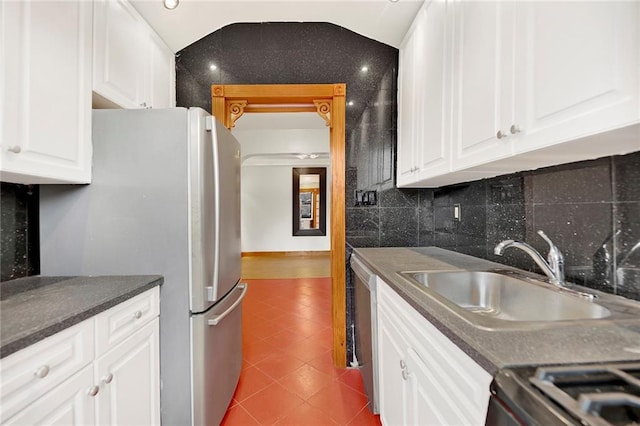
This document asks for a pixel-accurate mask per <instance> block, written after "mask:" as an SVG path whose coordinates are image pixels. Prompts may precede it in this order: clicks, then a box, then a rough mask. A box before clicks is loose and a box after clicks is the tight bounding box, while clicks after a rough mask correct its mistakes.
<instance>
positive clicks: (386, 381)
mask: <svg viewBox="0 0 640 426" xmlns="http://www.w3.org/2000/svg"><path fill="white" fill-rule="evenodd" d="M405 347H406V344H405V342H404V340H403V338H402V336H401V335H400V334H399V332H398V330H396V329H395V327H394V326H393V323H392V321H391V320H390V318H389V316H388V315H387V313H386V312H385V310H384V309H382V308H381V307H379V308H378V389H379V392H380V394H379V405H380V420H381V421H382V424H385V425H402V424H406V422H405V419H406V410H407V407H406V398H407V396H406V379H405V378H404V377H403V368H402V366H404V365H405V362H406V361H405V359H404V348H405Z"/></svg>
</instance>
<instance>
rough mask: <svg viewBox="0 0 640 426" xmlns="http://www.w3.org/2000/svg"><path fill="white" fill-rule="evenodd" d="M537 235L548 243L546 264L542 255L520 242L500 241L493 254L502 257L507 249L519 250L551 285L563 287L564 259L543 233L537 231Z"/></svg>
mask: <svg viewBox="0 0 640 426" xmlns="http://www.w3.org/2000/svg"><path fill="white" fill-rule="evenodd" d="M538 235H540V236H541V237H542V238H543V239H544V240H545V241H546V242H547V243H549V247H550V249H549V255H548V256H547V259H548V262H547V260H545V259H544V257H542V255H541V254H540V253H539V252H538V251H537V250H536V249H534V248H533V247H531V246H530V245H529V244H527V243H524V242H521V241H514V240H504V241H501V242H500V243H498V244H497V245H496V247H495V248H494V250H493V252H494V253H495V254H496V255H498V256H502V255H503V253H504V251H505V250H506V249H508V248H512V247H514V248H517V249H520V250H522V251H524V252H525V253H527V254H528V255H529V256H530V257H531V258H532V259H533V260H534V261H535V262H536V263H537V264H538V266H539V267H540V268H541V269H542V271H543V272H544V273H545V275H546V276H547V277H549V281H550V282H551V284H554V285H557V286H559V287H563V286H564V257H563V256H562V253H561V252H560V250H559V249H558V247H556V246H555V245H554V244H553V243H552V242H551V240H550V239H549V237H547V235H546V234H545V233H544V232H542V231H538Z"/></svg>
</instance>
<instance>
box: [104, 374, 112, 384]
mask: <svg viewBox="0 0 640 426" xmlns="http://www.w3.org/2000/svg"><path fill="white" fill-rule="evenodd" d="M112 380H113V373H109V374H107V375H106V376H104V377H103V378H102V381H103V382H105V383H106V384H109V383H111V381H112Z"/></svg>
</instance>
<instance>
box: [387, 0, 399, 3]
mask: <svg viewBox="0 0 640 426" xmlns="http://www.w3.org/2000/svg"><path fill="white" fill-rule="evenodd" d="M389 1H390V2H391V3H398V0H389Z"/></svg>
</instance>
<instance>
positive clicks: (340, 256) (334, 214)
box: [211, 83, 347, 367]
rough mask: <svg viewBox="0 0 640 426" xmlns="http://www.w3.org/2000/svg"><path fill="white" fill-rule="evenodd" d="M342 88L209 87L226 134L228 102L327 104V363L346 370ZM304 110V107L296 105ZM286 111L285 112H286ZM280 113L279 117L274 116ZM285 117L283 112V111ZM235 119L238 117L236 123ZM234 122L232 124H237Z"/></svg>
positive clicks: (247, 107)
mask: <svg viewBox="0 0 640 426" xmlns="http://www.w3.org/2000/svg"><path fill="white" fill-rule="evenodd" d="M346 91H347V86H346V84H344V83H338V84H267V85H259V84H258V85H212V86H211V106H212V110H213V115H214V117H216V118H217V119H218V120H219V121H221V122H222V124H224V125H225V127H227V128H228V129H231V128H232V127H233V121H232V119H231V114H230V111H229V104H230V101H246V102H247V104H246V105H245V106H244V111H245V112H248V111H249V110H250V109H252V108H253V109H261V110H264V109H270V108H273V109H271V110H272V111H273V112H276V111H278V107H276V105H280V107H279V108H282V109H285V108H300V109H301V110H302V109H303V108H306V105H310V106H311V107H313V110H312V111H314V110H316V107H315V106H316V105H317V102H318V101H323V100H326V101H329V102H330V105H331V111H330V112H328V117H329V118H330V130H329V138H330V143H329V146H330V151H331V176H332V183H331V225H330V226H331V292H332V297H331V304H332V308H331V311H332V327H333V362H334V364H335V365H336V366H337V367H345V366H346V361H347V359H346V358H347V357H346V271H345V243H346V238H345V191H344V189H345V121H346V118H345V95H346ZM301 104H304V105H301ZM289 111H290V110H289ZM278 112H280V111H278ZM287 112H288V111H287ZM237 118H239V117H237ZM237 118H236V119H237Z"/></svg>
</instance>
